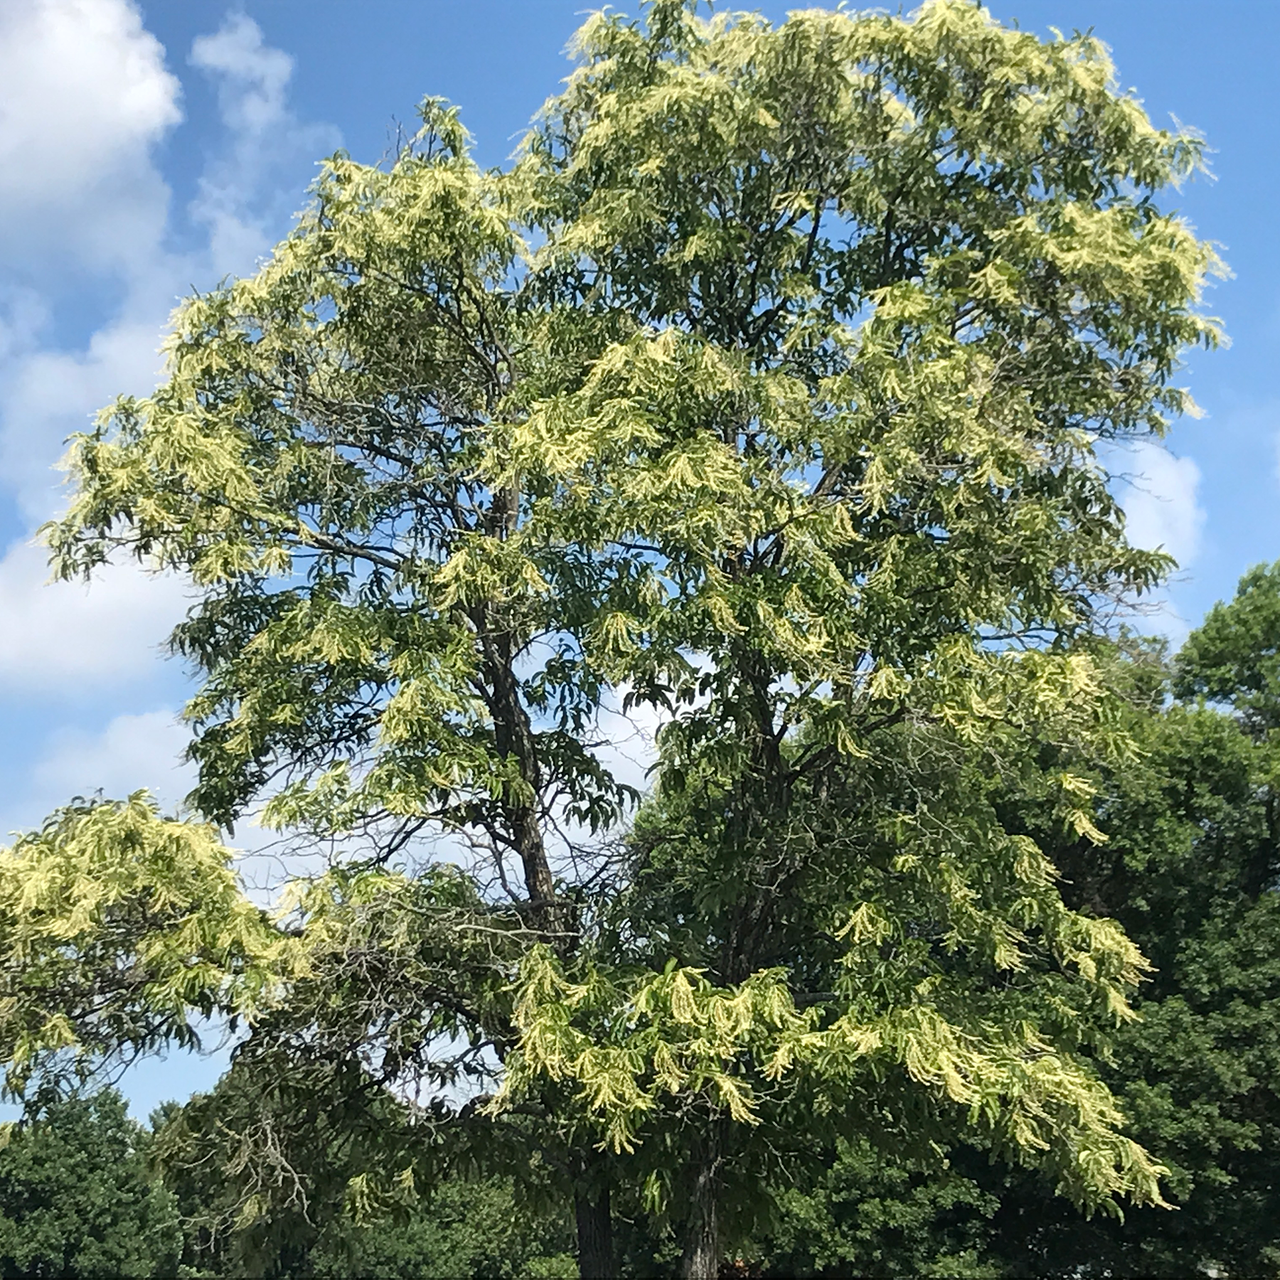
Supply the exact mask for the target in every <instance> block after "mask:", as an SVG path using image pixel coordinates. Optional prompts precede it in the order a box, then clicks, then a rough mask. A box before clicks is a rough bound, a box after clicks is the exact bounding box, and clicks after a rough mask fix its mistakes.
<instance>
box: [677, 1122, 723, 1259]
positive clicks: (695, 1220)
mask: <svg viewBox="0 0 1280 1280" xmlns="http://www.w3.org/2000/svg"><path fill="white" fill-rule="evenodd" d="M707 1133H708V1138H707V1146H706V1150H705V1152H704V1155H703V1158H702V1161H701V1163H700V1164H699V1166H698V1169H697V1172H696V1174H695V1175H694V1180H693V1190H692V1192H691V1194H690V1197H689V1220H688V1224H687V1225H686V1227H685V1238H684V1256H683V1257H682V1258H681V1259H680V1274H681V1276H682V1277H683V1278H684V1280H716V1277H717V1275H718V1274H719V1272H720V1217H719V1212H718V1208H719V1205H718V1202H719V1197H720V1141H719V1139H720V1134H719V1121H717V1120H712V1121H711V1122H710V1123H709V1124H708V1126H707Z"/></svg>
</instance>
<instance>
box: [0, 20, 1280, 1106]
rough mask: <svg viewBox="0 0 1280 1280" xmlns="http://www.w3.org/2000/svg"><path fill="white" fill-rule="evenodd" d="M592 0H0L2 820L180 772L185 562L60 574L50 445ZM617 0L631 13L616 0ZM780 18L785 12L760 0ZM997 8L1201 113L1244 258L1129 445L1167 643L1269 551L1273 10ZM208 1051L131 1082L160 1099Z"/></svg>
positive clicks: (31, 817) (1168, 106)
mask: <svg viewBox="0 0 1280 1280" xmlns="http://www.w3.org/2000/svg"><path fill="white" fill-rule="evenodd" d="M587 7H588V6H587V5H585V4H583V3H582V0H574V2H573V3H566V2H564V0H359V2H358V3H357V2H356V0H245V2H244V3H242V4H238V5H234V6H232V7H228V6H226V5H224V4H222V3H216V2H214V0H142V2H141V3H134V2H132V0H0V614H2V615H3V622H2V625H0V716H2V717H3V720H4V728H5V731H4V733H3V734H2V735H0V828H2V829H3V830H4V831H6V832H7V831H11V830H14V829H16V828H20V827H24V826H28V825H31V824H34V823H36V822H38V821H39V820H40V818H41V817H42V816H43V815H44V814H45V813H46V812H48V811H49V810H50V809H51V808H52V807H54V806H55V805H57V804H58V803H60V802H62V801H64V800H66V799H67V798H69V797H70V796H72V795H75V794H78V793H79V794H84V793H88V792H92V791H94V790H97V789H102V790H104V791H105V792H106V793H108V794H124V793H126V792H128V791H130V790H132V789H134V788H136V787H138V786H144V785H145V786H149V787H151V788H152V789H153V790H154V791H156V792H157V793H158V794H159V795H161V796H162V797H163V798H165V799H166V800H169V801H176V800H177V799H178V798H180V796H181V795H182V793H183V792H184V791H185V790H186V786H187V779H186V776H185V774H184V772H183V770H182V769H181V768H180V767H179V766H178V763H177V761H178V756H179V753H180V751H181V748H182V745H183V740H184V739H183V734H182V730H181V729H180V727H179V726H178V725H177V723H176V720H175V717H176V713H177V710H178V708H179V706H180V705H181V702H182V700H183V697H184V692H185V690H186V684H185V681H184V678H183V674H182V672H181V671H180V670H178V669H177V668H176V667H175V666H174V665H173V664H172V663H166V662H164V661H163V660H162V659H161V657H160V654H159V644H160V642H161V640H162V638H163V636H164V635H165V634H166V632H167V631H168V629H169V627H170V626H171V625H172V624H173V622H174V621H175V620H176V619H177V617H178V616H179V615H180V613H181V611H182V609H183V608H184V594H183V589H182V586H181V584H180V583H176V582H173V581H163V580H160V581H158V580H154V579H148V578H146V577H144V576H142V575H141V574H139V573H138V572H137V571H136V570H134V569H132V568H130V567H128V566H122V567H120V568H119V569H116V570H112V571H110V572H108V573H107V574H106V575H105V576H104V577H103V579H102V581H100V582H99V583H97V584H96V585H95V586H94V587H93V588H92V589H91V590H90V591H88V592H87V593H86V591H85V590H84V589H83V588H80V587H76V586H67V585H58V586H47V585H45V583H44V578H45V572H44V567H43V561H42V555H41V553H40V551H39V550H38V548H36V547H34V546H32V544H31V537H32V533H33V531H34V530H35V529H36V528H37V527H38V525H39V524H40V522H41V521H42V520H44V519H47V518H48V517H49V516H50V515H52V514H53V513H54V512H55V511H56V510H57V508H58V505H59V503H60V501H61V498H60V494H59V490H58V477H57V476H56V474H55V473H54V472H53V471H52V470H51V467H52V465H53V463H54V462H55V461H56V459H57V457H58V455H59V453H60V452H61V441H62V440H63V439H64V438H65V436H66V435H67V434H68V433H69V432H71V431H74V430H77V429H79V428H81V427H82V426H83V425H84V424H85V423H86V422H87V421H88V418H89V415H90V414H92V412H93V411H94V410H95V409H97V408H98V407H100V406H101V405H103V404H105V403H106V402H107V401H108V400H110V399H111V398H112V397H113V396H114V395H115V394H116V393H118V392H122V391H133V392H145V391H146V390H148V389H149V388H150V386H151V385H153V384H154V380H155V376H156V372H157V367H158V364H159V361H158V357H157V356H156V348H157V346H158V344H159V341H160V336H161V333H162V330H163V326H164V321H165V317H166V316H167V314H168V312H169V310H170V309H171V307H172V306H173V304H174V302H175V301H176V299H177V298H178V296H180V295H181V294H183V293H185V292H187V291H189V290H190V289H191V288H193V287H197V288H199V287H207V286H209V285H211V284H213V283H214V282H215V281H216V280H218V279H219V278H220V277H221V276H224V275H226V274H238V273H243V272H246V271H248V270H250V269H252V267H253V264H254V262H255V260H256V259H257V258H258V257H259V256H260V255H262V254H264V253H265V252H267V251H268V250H269V248H270V246H271V244H272V243H273V242H274V241H275V240H277V239H278V238H279V237H280V236H281V235H282V234H283V233H284V232H285V231H286V230H287V229H288V226H289V222H290V217H291V214H292V212H293V211H294V210H296V209H297V208H298V207H300V205H301V204H302V203H303V201H304V199H305V195H304V191H305V187H306V184H307V182H308V181H309V179H310V177H311V175H312V173H313V172H314V164H315V161H316V160H317V159H318V158H319V157H320V156H322V155H324V154H326V153H327V152H329V151H332V150H333V149H334V148H336V147H338V146H343V147H345V148H347V150H348V151H350V152H351V153H352V154H353V155H354V156H355V157H356V158H357V159H361V160H367V161H376V160H377V159H378V158H379V157H380V156H382V155H383V154H384V153H385V151H386V150H387V148H388V145H389V144H390V142H391V140H392V138H393V136H394V131H395V126H396V122H397V121H401V122H412V120H413V109H414V105H415V103H416V102H417V101H418V100H419V98H421V97H422V96H423V95H424V94H428V93H431V94H440V95H443V96H445V97H448V98H450V99H452V100H453V101H455V102H457V103H459V104H460V105H461V107H462V109H463V116H464V120H465V121H466V123H467V125H468V127H469V128H470V129H471V131H472V133H473V134H474V135H475V137H476V143H477V151H478V154H479V157H480V159H481V160H482V161H483V162H486V163H495V164H496V163H499V162H501V161H502V160H503V159H504V158H505V157H506V156H507V155H508V154H509V153H510V151H511V149H512V148H513V146H514V145H515V142H516V140H517V138H518V137H519V134H520V133H521V131H522V129H523V127H524V126H525V124H526V123H527V121H528V119H529V117H530V116H531V115H532V114H533V112H534V111H536V110H537V108H538V106H539V105H540V104H541V102H542V101H543V100H544V99H545V98H546V97H547V96H548V95H549V94H551V93H553V92H555V90H556V87H557V83H558V81H559V79H560V78H561V77H562V76H563V75H564V74H565V73H566V71H567V69H568V64H567V63H566V62H565V60H564V57H563V52H562V51H563V48H564V45H565V42H566V40H567V39H568V37H569V35H570V34H571V32H572V31H573V29H574V27H575V26H576V25H577V24H578V22H579V21H580V20H581V19H580V15H581V14H582V13H583V12H584V11H585V9H586V8H587ZM618 7H621V8H626V6H625V5H622V4H620V5H619V6H618ZM760 7H761V8H762V9H763V10H764V12H766V13H767V14H769V15H770V16H772V17H775V18H781V17H782V16H783V14H784V12H785V9H786V8H787V6H785V5H782V4H775V3H767V4H763V5H761V6H760ZM993 12H994V13H995V15H996V16H997V17H998V18H1000V19H1001V20H1002V21H1006V22H1016V23H1017V24H1018V25H1020V26H1022V27H1024V28H1026V29H1029V30H1034V31H1037V32H1040V33H1046V34H1047V32H1048V29H1049V28H1050V27H1058V28H1060V29H1062V30H1064V31H1070V30H1072V29H1075V28H1089V27H1092V28H1094V30H1095V31H1096V33H1097V34H1098V35H1099V36H1101V37H1102V38H1103V39H1104V40H1105V41H1106V42H1107V43H1108V44H1110V45H1111V47H1112V50H1113V53H1114V57H1115V60H1116V63H1117V66H1118V72H1119V79H1120V83H1121V85H1122V86H1124V87H1129V86H1133V87H1134V88H1135V89H1136V91H1137V93H1138V95H1139V96H1140V97H1141V98H1142V99H1143V100H1144V101H1145V103H1146V106H1147V109H1148V111H1149V112H1150V113H1151V115H1152V116H1153V117H1154V118H1155V119H1156V120H1157V121H1160V122H1167V121H1168V119H1169V117H1170V115H1173V116H1176V117H1177V119H1179V120H1180V121H1182V122H1183V123H1184V124H1186V125H1189V126H1193V127H1195V128H1197V129H1199V130H1200V131H1201V132H1203V133H1204V134H1205V136H1206V137H1207V139H1208V141H1209V144H1210V146H1211V147H1212V148H1213V149H1214V152H1215V154H1214V156H1213V169H1214V172H1215V175H1216V177H1215V178H1214V179H1213V180H1205V179H1197V180H1196V181H1194V182H1192V183H1191V184H1189V185H1188V186H1187V187H1186V188H1185V189H1184V190H1183V191H1181V192H1179V193H1172V194H1171V195H1170V197H1169V199H1168V201H1167V203H1169V204H1171V205H1172V206H1174V207H1176V208H1178V209H1180V210H1181V211H1182V212H1183V213H1184V214H1185V216H1186V217H1188V218H1189V219H1190V220H1191V221H1192V222H1193V223H1194V224H1195V226H1196V227H1197V228H1198V229H1199V231H1200V234H1201V235H1203V236H1206V237H1208V238H1210V239H1213V240H1215V241H1218V242H1219V243H1220V244H1221V245H1222V246H1223V248H1222V252H1223V253H1224V256H1225V257H1226V259H1227V262H1228V263H1229V265H1230V267H1231V269H1232V271H1233V272H1234V276H1233V277H1232V278H1231V279H1229V280H1226V281H1223V282H1220V283H1219V284H1218V285H1217V286H1216V287H1215V288H1214V289H1213V291H1212V293H1211V294H1210V296H1209V298H1208V306H1209V309H1210V310H1212V311H1213V312H1214V313H1215V314H1217V315H1220V316H1221V317H1222V318H1223V319H1224V321H1225V323H1226V327H1227V330H1228V332H1229V334H1230V335H1231V340H1232V345H1231V347H1230V348H1229V349H1227V350H1225V351H1218V352H1216V353H1209V354H1200V353H1197V354H1195V355H1194V356H1193V357H1192V359H1191V360H1190V362H1189V365H1188V368H1187V370H1186V372H1185V375H1184V379H1183V380H1184V381H1185V382H1186V383H1187V384H1188V385H1190V387H1191V388H1192V391H1193V392H1194V394H1195V396H1196V398H1197V400H1198V401H1199V402H1200V404H1201V406H1202V407H1203V409H1204V410H1205V415H1204V417H1202V418H1201V419H1199V420H1198V421H1186V422H1183V423H1181V424H1179V425H1178V427H1177V428H1176V430H1175V432H1174V434H1173V435H1172V437H1171V438H1170V441H1169V448H1168V450H1158V449H1155V448H1150V447H1144V448H1140V449H1139V450H1137V451H1136V452H1135V454H1134V456H1133V457H1132V458H1131V459H1128V460H1126V463H1125V465H1126V467H1127V469H1129V470H1131V471H1134V472H1137V473H1140V474H1141V475H1143V476H1144V477H1145V479H1144V480H1143V481H1142V482H1141V483H1140V484H1139V485H1138V486H1136V487H1135V488H1133V489H1130V490H1129V491H1128V492H1127V493H1126V494H1125V501H1126V505H1127V507H1128V509H1129V512H1130V520H1131V529H1132V532H1133V535H1134V537H1135V540H1138V541H1141V542H1144V543H1145V544H1148V545H1155V544H1157V543H1162V544H1164V545H1166V546H1167V547H1168V548H1169V549H1170V550H1172V551H1173V552H1174V554H1175V555H1177V556H1178V557H1179V559H1180V561H1181V562H1182V566H1183V567H1182V569H1181V571H1180V573H1179V575H1178V577H1177V579H1176V580H1175V582H1174V583H1173V584H1172V586H1171V588H1170V592H1169V602H1168V606H1167V608H1166V610H1165V612H1164V614H1163V615H1162V616H1161V617H1159V618H1158V619H1156V620H1154V622H1153V626H1158V627H1159V628H1161V629H1164V630H1166V631H1167V632H1169V633H1170V634H1171V635H1173V636H1174V637H1175V638H1177V637H1178V636H1180V635H1182V634H1184V633H1185V630H1186V628H1187V627H1188V626H1193V625H1195V623H1196V622H1197V621H1198V620H1199V618H1200V617H1201V616H1202V615H1203V613H1204V611H1205V609H1206V608H1207V607H1209V606H1210V605H1211V604H1212V603H1213V602H1214V601H1215V600H1216V599H1219V598H1221V597H1223V596H1228V595H1230V594H1231V592H1232V590H1233V589H1234V586H1235V582H1236V580H1237V578H1238V577H1239V576H1240V574H1241V573H1242V572H1243V571H1244V570H1245V569H1246V568H1247V567H1248V566H1249V565H1251V564H1254V563H1256V562H1258V561H1259V560H1273V559H1276V558H1278V557H1280V390H1277V389H1276V388H1275V386H1274V385H1273V378H1272V371H1273V369H1274V368H1275V366H1276V361H1275V359H1274V356H1273V352H1274V349H1275V347H1276V344H1277V339H1280V247H1278V244H1277V237H1276V233H1275V230H1274V226H1275V216H1276V208H1277V196H1278V195H1280V190H1278V188H1280V156H1277V150H1278V149H1280V141H1278V138H1280V133H1278V131H1277V130H1276V128H1275V119H1276V115H1277V110H1278V108H1280V76H1276V75H1275V72H1274V66H1273V63H1274V51H1275V49H1276V47H1277V45H1278V44H1280V4H1272V3H1264V2H1260V0H1254V2H1249V0H1219V3H1217V4H1215V5H1213V6H1205V5H1204V4H1203V3H1202V0H1195V2H1194V3H1193V2H1190V0H1123V3H1121V2H1119V0H1110V2H1109V3H1100V2H1087V0H1022V2H1017V0H1009V2H1001V3H997V4H995V5H994V6H993ZM215 1070H216V1064H215V1063H202V1064H192V1063H190V1062H189V1061H188V1060H182V1061H181V1062H178V1061H177V1060H175V1061H174V1062H173V1063H171V1064H169V1065H168V1066H165V1065H163V1064H159V1065H154V1064H153V1065H152V1066H151V1067H150V1068H148V1069H146V1070H144V1071H143V1072H142V1073H140V1074H135V1075H134V1076H133V1077H131V1083H130V1086H129V1088H130V1092H131V1094H132V1095H133V1096H134V1098H135V1103H136V1106H137V1107H138V1108H139V1109H141V1110H145V1107H146V1105H147V1104H148V1103H150V1102H151V1101H153V1100H155V1099H157V1098H159V1097H161V1096H175V1095H176V1096H181V1095H184V1094H186V1093H187V1092H189V1091H190V1089H191V1088H192V1087H195V1086H196V1085H201V1084H205V1083H207V1082H208V1080H209V1079H210V1078H211V1077H212V1075H213V1074H214V1072H215Z"/></svg>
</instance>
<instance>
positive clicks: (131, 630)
mask: <svg viewBox="0 0 1280 1280" xmlns="http://www.w3.org/2000/svg"><path fill="white" fill-rule="evenodd" d="M185 610H186V597H185V591H184V587H183V584H182V583H181V582H179V581H178V580H177V579H175V578H172V577H156V576H153V575H150V574H145V573H143V572H142V571H141V570H140V569H138V568H137V567H135V566H134V565H131V564H126V565H113V566H110V567H108V568H107V569H105V570H103V571H102V573H101V574H100V575H99V576H98V578H97V579H95V581H94V583H93V586H92V587H91V588H87V587H85V586H84V585H83V584H82V583H72V582H58V583H50V582H48V568H47V566H46V563H45V553H44V550H43V548H41V547H37V546H33V545H31V544H30V543H26V542H19V543H15V544H14V545H13V546H11V547H10V548H9V550H8V551H7V552H6V554H5V556H4V558H3V559H0V691H2V692H3V693H4V694H5V696H7V697H8V698H10V699H13V698H15V697H27V696H31V695H36V696H40V697H47V696H48V695H49V694H50V693H55V692H56V693H59V694H61V695H63V696H64V697H67V696H74V695H75V694H76V693H77V691H80V690H84V689H88V690H91V691H92V692H94V693H100V692H101V691H102V689H103V688H104V687H107V686H112V685H121V684H131V683H137V682H139V681H142V680H145V679H146V678H148V677H152V676H155V675H156V674H158V667H157V663H158V662H159V661H160V660H161V644H162V642H163V641H164V639H165V637H166V636H167V635H168V634H169V632H170V631H171V630H172V629H173V627H174V625H175V624H176V623H177V622H179V621H181V619H182V616H183V614H184V613H185Z"/></svg>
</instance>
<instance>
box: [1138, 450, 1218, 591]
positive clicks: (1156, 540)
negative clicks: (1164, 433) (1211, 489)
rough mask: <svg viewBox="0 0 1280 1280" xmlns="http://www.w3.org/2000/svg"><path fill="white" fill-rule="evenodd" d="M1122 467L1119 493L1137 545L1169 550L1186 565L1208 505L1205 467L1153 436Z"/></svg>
mask: <svg viewBox="0 0 1280 1280" xmlns="http://www.w3.org/2000/svg"><path fill="white" fill-rule="evenodd" d="M1126 464H1127V465H1125V467H1124V468H1123V473H1124V474H1123V477H1122V480H1121V485H1120V491H1119V497H1120V501H1121V503H1122V504H1123V506H1124V511H1125V518H1126V526H1125V527H1126V530H1127V532H1128V535H1129V541H1130V542H1132V543H1133V544H1134V546H1138V547H1143V548H1145V549H1147V550H1151V551H1154V550H1157V549H1160V550H1164V551H1167V552H1168V553H1169V554H1170V555H1171V556H1173V557H1174V559H1175V560H1177V562H1178V563H1179V565H1182V566H1183V567H1185V566H1186V565H1188V564H1190V563H1191V562H1192V561H1193V560H1194V559H1195V556H1196V552H1197V551H1198V550H1199V547H1200V534H1201V532H1202V530H1203V528H1204V522H1205V511H1204V508H1203V507H1202V506H1201V505H1200V501H1199V488H1200V468H1199V467H1198V466H1196V464H1195V462H1194V461H1193V460H1192V459H1190V458H1178V457H1175V456H1174V455H1173V454H1172V453H1170V452H1169V451H1168V450H1167V449H1165V448H1164V447H1163V446H1161V445H1159V444H1156V443H1154V442H1150V441H1142V442H1139V443H1137V444H1135V445H1133V446H1132V447H1131V449H1130V451H1129V454H1128V457H1127V459H1126Z"/></svg>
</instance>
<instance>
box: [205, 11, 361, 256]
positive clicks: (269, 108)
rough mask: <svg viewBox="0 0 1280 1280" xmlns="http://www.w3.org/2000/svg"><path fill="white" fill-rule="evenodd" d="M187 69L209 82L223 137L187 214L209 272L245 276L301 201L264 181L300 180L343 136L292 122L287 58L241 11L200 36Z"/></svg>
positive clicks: (289, 60)
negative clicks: (284, 175) (287, 176)
mask: <svg viewBox="0 0 1280 1280" xmlns="http://www.w3.org/2000/svg"><path fill="white" fill-rule="evenodd" d="M191 65H192V66H194V67H196V68H198V69H199V70H200V71H202V72H204V73H205V74H206V75H207V76H209V77H210V79H212V81H213V83H214V86H215V89H216V92H217V96H218V111H219V114H220V116H221V118H222V123H223V124H224V125H225V126H226V129H227V138H228V146H227V148H226V150H225V152H224V153H223V154H222V155H221V156H220V157H219V158H218V159H217V160H216V161H215V162H214V163H213V164H212V165H211V166H210V167H209V170H208V171H207V172H206V173H205V175H204V176H203V177H202V179H201V181H200V190H199V195H198V196H197V198H196V200H195V201H194V202H193V204H192V207H191V213H192V216H193V218H194V219H195V220H196V221H197V222H200V223H203V224H204V225H205V226H206V227H207V228H208V234H209V255H210V259H211V261H212V263H213V265H214V267H215V270H216V271H217V272H219V273H222V272H231V271H243V270H246V269H248V268H249V267H250V266H251V265H252V263H253V260H254V258H255V257H257V256H259V255H261V254H262V253H264V252H265V251H266V250H267V249H268V248H269V246H270V244H271V241H272V239H273V238H274V237H273V236H272V235H271V234H270V230H271V228H272V226H273V225H274V224H278V223H279V222H280V221H282V220H283V218H284V217H285V216H287V215H288V213H290V212H291V211H292V210H293V209H294V208H296V207H297V205H298V204H299V203H300V200H299V199H298V196H299V190H298V189H296V188H294V189H289V190H281V189H280V186H279V185H278V184H271V183H269V182H267V181H266V180H267V179H268V178H269V176H271V175H273V174H278V173H280V172H295V171H296V172H298V173H299V176H300V177H302V176H304V174H305V172H306V170H307V169H309V167H310V165H311V164H312V163H313V162H314V161H315V160H316V158H317V157H318V156H320V155H322V154H325V153H326V152H331V151H333V150H335V149H336V148H337V147H338V145H339V143H340V142H341V137H340V135H339V133H338V132H337V130H336V129H334V128H332V127H331V126H329V125H320V124H304V123H302V122H300V121H299V120H298V118H297V117H296V116H295V114H294V113H293V111H292V110H291V109H290V107H289V102H288V86H289V81H290V79H291V78H292V76H293V59H292V58H291V57H290V56H289V55H288V54H287V53H285V52H284V51H283V50H281V49H274V48H272V47H271V46H270V45H268V44H266V43H265V42H264V40H263V37H262V30H261V28H260V27H259V26H258V24H257V23H256V22H254V21H253V19H252V18H250V17H248V16H247V15H245V14H243V13H239V14H232V15H230V16H229V17H228V18H227V20H226V21H225V22H224V23H223V25H222V26H221V27H220V28H219V29H218V30H217V31H216V32H214V33H213V34H212V35H207V36H201V37H199V39H197V40H196V41H195V43H194V44H193V45H192V47H191ZM286 202H288V207H286Z"/></svg>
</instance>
